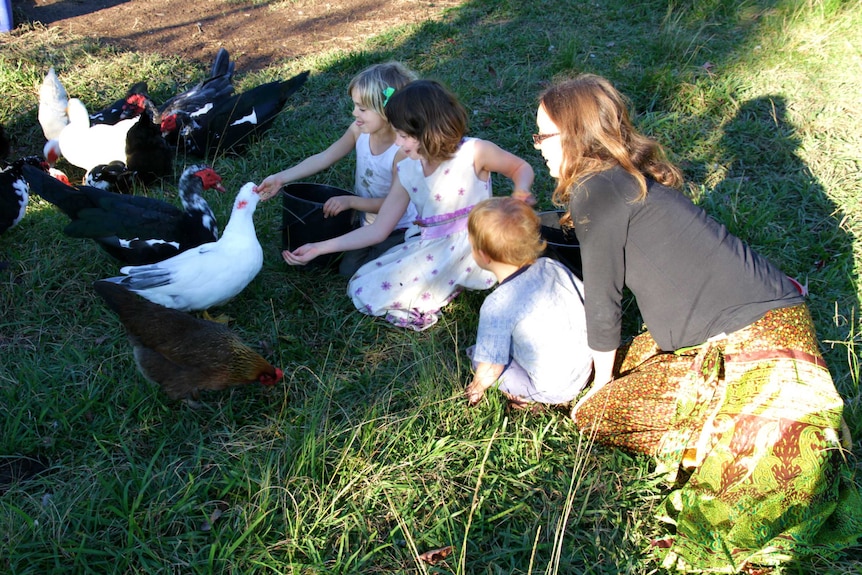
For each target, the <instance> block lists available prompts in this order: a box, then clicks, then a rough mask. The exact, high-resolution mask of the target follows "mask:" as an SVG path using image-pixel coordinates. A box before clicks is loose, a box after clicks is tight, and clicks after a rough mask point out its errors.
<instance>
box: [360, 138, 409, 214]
mask: <svg viewBox="0 0 862 575" xmlns="http://www.w3.org/2000/svg"><path fill="white" fill-rule="evenodd" d="M399 149H400V148H399V147H398V146H396V145H395V144H392V145H391V146H389V148H387V149H386V151H384V152H383V153H382V154H379V155H377V156H375V155H374V154H372V153H371V136H370V135H369V134H359V138H357V140H356V178H355V180H354V181H355V183H354V184H353V193H354V194H356V195H357V196H360V197H362V198H385V197H386V196H387V195H388V194H389V190H390V188H391V186H392V167H393V163H394V161H395V154H397V153H398V150H399ZM376 216H377V214H370V213H365V212H363V213H362V217H361V222H362V225H364V226H365V225H368V224H370V223H371V222H373V221H374V218H375V217H376ZM415 219H416V208H415V206H414V205H413V204H412V203H411V204H410V205H409V206H407V211H406V212H405V213H404V216H402V218H401V220H399V222H398V225H397V226H395V228H396V229H404V228H408V227H410V224H412V223H413V220H415Z"/></svg>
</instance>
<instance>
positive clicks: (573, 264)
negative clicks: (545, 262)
mask: <svg viewBox="0 0 862 575" xmlns="http://www.w3.org/2000/svg"><path fill="white" fill-rule="evenodd" d="M565 213H566V212H564V211H562V210H558V211H553V212H539V219H540V220H541V222H542V238H543V239H544V240H545V241H546V242H548V247H547V248H546V249H545V254H544V255H545V256H546V257H549V258H553V259H555V260H557V261H559V262H560V263H562V264H563V265H565V266H566V267H567V268H569V269H570V270H571V271H572V273H573V274H575V275H576V276H578V277H579V278H581V279H583V278H584V272H583V271H582V269H581V245H580V244H579V243H578V238H577V236H576V235H575V230H574V228H570V227H566V228H563V227H562V226H561V225H560V218H561V217H563V215H564V214H565Z"/></svg>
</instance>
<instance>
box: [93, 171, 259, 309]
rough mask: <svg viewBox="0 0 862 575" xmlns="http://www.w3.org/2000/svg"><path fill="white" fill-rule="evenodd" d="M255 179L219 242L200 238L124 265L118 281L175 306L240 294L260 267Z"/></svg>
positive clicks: (213, 302)
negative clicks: (162, 255)
mask: <svg viewBox="0 0 862 575" xmlns="http://www.w3.org/2000/svg"><path fill="white" fill-rule="evenodd" d="M254 190H255V185H254V183H253V182H249V183H247V184H245V185H244V186H243V187H242V188H241V189H240V191H239V194H237V196H236V199H235V200H234V204H233V210H232V211H231V215H230V220H229V221H228V223H227V226H225V229H224V232H223V233H222V236H221V238H219V240H218V241H217V242H213V243H209V244H203V245H201V246H198V247H196V248H193V249H190V250H187V251H184V252H183V253H181V254H179V255H176V256H174V257H172V258H170V259H167V260H164V261H162V262H159V263H156V264H152V265H146V266H126V267H123V268H121V269H120V273H122V274H125V275H122V276H117V277H112V278H107V279H106V280H105V281H109V282H113V283H116V284H120V285H122V286H124V287H126V288H128V289H129V290H131V291H133V292H135V293H136V294H138V295H140V296H142V297H144V298H146V299H148V300H150V301H151V302H153V303H157V304H160V305H163V306H165V307H168V308H171V309H176V310H179V311H205V310H207V309H209V308H211V307H214V306H219V305H221V304H223V303H225V302H227V301H228V300H230V299H231V298H233V297H234V296H236V295H237V294H239V293H240V292H241V291H242V290H243V289H245V287H246V286H247V285H248V284H249V283H251V281H252V280H253V279H254V278H255V276H257V274H258V272H260V270H261V268H262V267H263V249H262V248H261V247H260V242H259V241H258V239H257V234H256V233H255V229H254V218H253V215H254V210H255V208H256V207H257V204H258V202H259V200H260V196H258V194H257V192H255V191H254Z"/></svg>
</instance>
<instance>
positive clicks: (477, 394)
mask: <svg viewBox="0 0 862 575" xmlns="http://www.w3.org/2000/svg"><path fill="white" fill-rule="evenodd" d="M485 389H487V388H486V387H484V386H482V384H481V383H479V382H478V381H476V380H475V379H474V380H473V381H472V382H470V385H468V386H467V389H466V390H464V395H466V396H467V403H469V404H470V406H471V407H472V406H474V405H476V404H477V403H479V402H480V401H482V397H484V396H485Z"/></svg>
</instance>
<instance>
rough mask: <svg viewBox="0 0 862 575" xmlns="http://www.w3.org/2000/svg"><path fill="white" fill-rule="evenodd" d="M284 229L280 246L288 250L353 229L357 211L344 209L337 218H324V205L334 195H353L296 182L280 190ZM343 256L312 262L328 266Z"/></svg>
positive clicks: (327, 257)
mask: <svg viewBox="0 0 862 575" xmlns="http://www.w3.org/2000/svg"><path fill="white" fill-rule="evenodd" d="M281 195H282V198H283V204H282V228H281V244H282V246H283V247H284V249H286V250H291V251H292V250H295V249H296V248H298V247H299V246H301V245H304V244H307V243H310V242H321V241H323V240H328V239H330V238H334V237H336V236H340V235H342V234H346V233H347V232H349V231H351V230H353V229H354V228H355V227H356V226H355V212H354V211H353V210H344V211H343V212H341V213H340V214H338V215H336V216H332V217H329V218H325V217H323V204H324V203H326V200H328V199H329V198H331V197H333V196H352V195H353V194H352V193H350V192H348V191H347V190H342V189H341V188H336V187H333V186H327V185H325V184H310V183H306V182H297V183H293V184H287V185H286V186H284V187H283V188H282V189H281ZM339 255H341V254H326V255H323V256H319V257H317V258H315V259H314V260H312V261H311V263H310V264H309V265H312V266H314V267H329V266H331V265H333V264H334V263H335V262H336V260H337V259H338V256H339Z"/></svg>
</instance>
